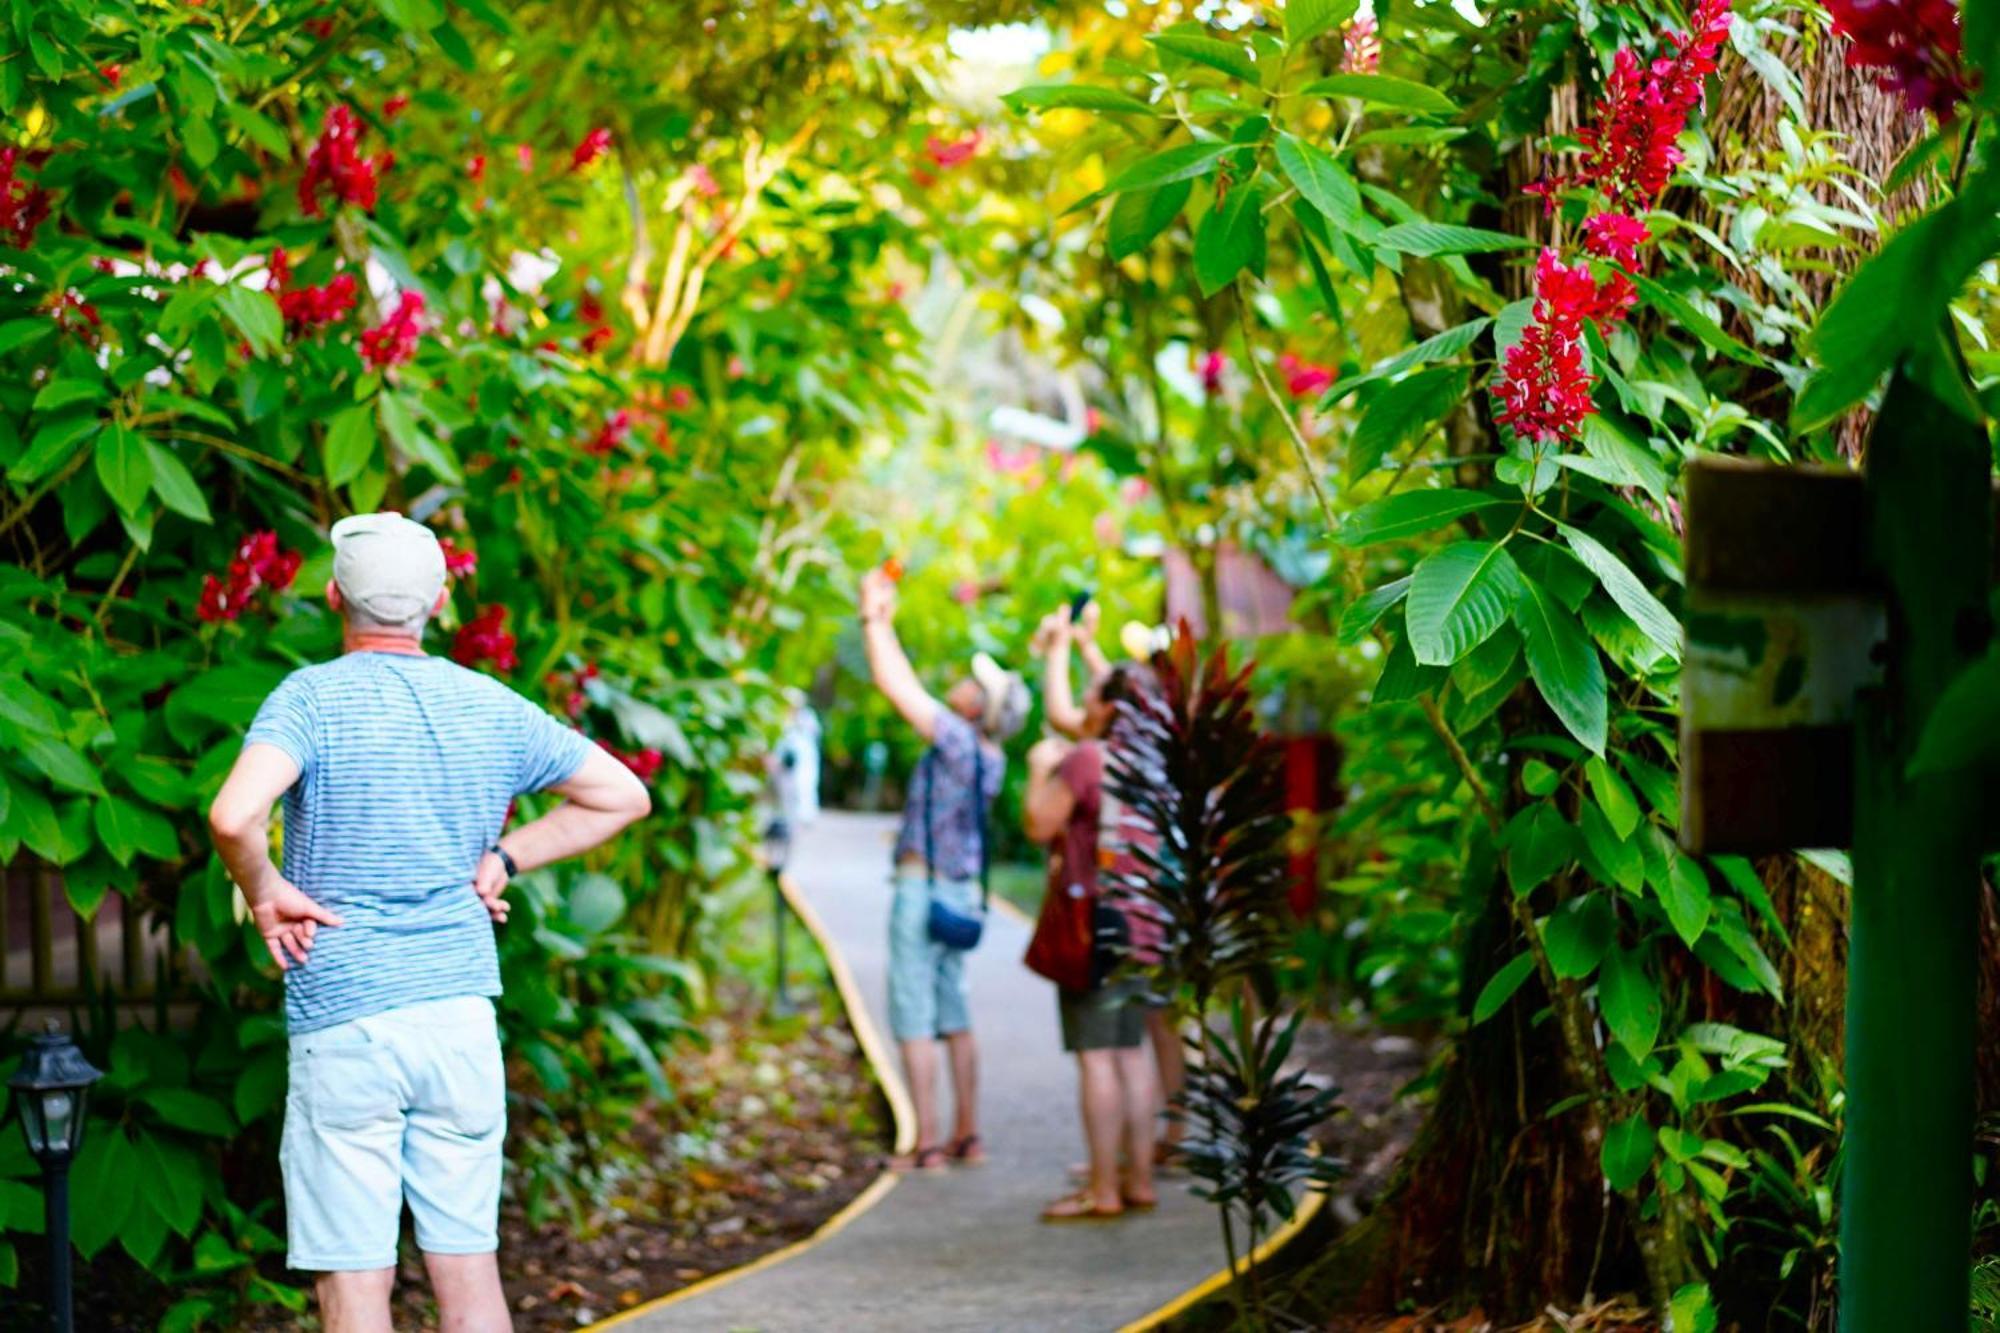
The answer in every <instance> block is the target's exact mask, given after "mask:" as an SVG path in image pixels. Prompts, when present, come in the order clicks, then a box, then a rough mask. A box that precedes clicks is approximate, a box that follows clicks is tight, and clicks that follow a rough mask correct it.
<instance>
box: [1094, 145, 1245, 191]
mask: <svg viewBox="0 0 2000 1333" xmlns="http://www.w3.org/2000/svg"><path fill="white" fill-rule="evenodd" d="M1235 147H1236V145H1235V144H1227V143H1188V144H1181V145H1179V146H1178V147H1174V148H1163V149H1161V150H1160V151H1159V152H1157V153H1153V154H1151V155H1150V156H1147V157H1142V158H1140V159H1139V160H1138V161H1137V162H1134V163H1133V164H1132V165H1131V166H1129V167H1127V168H1125V170H1123V171H1121V172H1119V173H1118V175H1116V176H1114V177H1113V178H1112V179H1111V183H1110V184H1108V185H1106V186H1105V187H1104V192H1105V193H1106V194H1122V193H1124V192H1125V191H1127V190H1150V189H1152V188H1153V187H1154V186H1157V185H1171V184H1173V183H1174V182H1175V181H1191V180H1193V179H1195V178H1196V177H1197V176H1206V175H1207V174H1208V173H1209V170H1210V169H1211V168H1213V167H1214V166H1215V164H1216V163H1217V162H1220V161H1221V160H1222V158H1223V155H1224V154H1225V153H1228V152H1229V151H1231V150H1232V149H1234V148H1235Z"/></svg>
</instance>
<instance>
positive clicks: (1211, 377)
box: [1197, 351, 1229, 398]
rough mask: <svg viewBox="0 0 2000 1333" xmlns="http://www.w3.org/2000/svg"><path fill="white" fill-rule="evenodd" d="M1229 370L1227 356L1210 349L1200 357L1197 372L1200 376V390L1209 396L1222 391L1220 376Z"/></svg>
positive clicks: (1211, 396)
mask: <svg viewBox="0 0 2000 1333" xmlns="http://www.w3.org/2000/svg"><path fill="white" fill-rule="evenodd" d="M1228 370H1229V358H1228V357H1226V356H1224V355H1223V354H1222V353H1221V352H1218V351H1210V352H1208V353H1206V354H1204V355H1203V356H1202V358H1201V364H1200V366H1199V367H1198V368H1197V373H1199V374H1200V376H1201V391H1202V392H1203V393H1205V394H1207V395H1208V396H1209V397H1210V398H1213V397H1215V396H1216V395H1217V394H1219V393H1221V392H1222V377H1223V375H1224V374H1225V373H1226V372H1227V371H1228Z"/></svg>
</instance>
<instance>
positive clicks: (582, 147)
mask: <svg viewBox="0 0 2000 1333" xmlns="http://www.w3.org/2000/svg"><path fill="white" fill-rule="evenodd" d="M610 151H611V131H610V130H607V129H602V128H599V129H594V130H592V131H591V132H590V133H588V134H586V135H584V136H583V138H582V139H581V140H579V141H578V143H577V145H576V147H575V148H574V149H572V150H571V152H570V155H569V169H570V170H571V171H581V170H583V169H584V168H585V167H587V166H589V165H590V164H591V163H593V162H595V161H596V160H597V159H598V158H600V157H603V156H604V155H605V154H606V153H608V152H610ZM530 160H532V159H523V162H522V167H521V169H522V170H523V171H526V170H527V169H528V167H527V163H528V161H530Z"/></svg>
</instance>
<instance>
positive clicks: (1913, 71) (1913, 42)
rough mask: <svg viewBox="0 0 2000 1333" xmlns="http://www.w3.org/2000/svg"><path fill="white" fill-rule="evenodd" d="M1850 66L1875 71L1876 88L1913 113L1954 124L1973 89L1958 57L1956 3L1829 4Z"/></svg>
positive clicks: (1847, 0) (1880, 0)
mask: <svg viewBox="0 0 2000 1333" xmlns="http://www.w3.org/2000/svg"><path fill="white" fill-rule="evenodd" d="M1826 7H1827V9H1828V11H1829V12H1831V13H1832V15H1833V30H1834V31H1835V32H1837V33H1839V34H1840V35H1841V36H1842V37H1845V38H1846V39H1847V40H1848V41H1849V42H1850V43H1852V45H1851V46H1850V47H1849V48H1848V52H1847V63H1848V64H1849V65H1850V66H1852V67H1854V68H1856V69H1872V70H1875V71H1876V75H1875V86H1876V87H1878V88H1880V89H1881V90H1882V91H1883V92H1885V93H1898V94H1900V95H1901V96H1902V99H1903V104H1904V105H1905V106H1907V107H1908V108H1909V109H1910V110H1911V111H1912V112H1916V113H1922V112H1925V111H1929V112H1931V113H1932V114H1933V115H1935V116H1936V117H1937V118H1938V119H1939V120H1950V119H1951V118H1952V115H1953V113H1954V112H1955V111H1956V110H1957V108H1958V104H1959V103H1960V102H1962V101H1964V100H1965V98H1966V95H1967V94H1968V93H1969V92H1970V91H1971V88H1970V80H1969V79H1968V78H1967V76H1966V72H1965V65H1964V63H1963V61H1962V60H1961V59H1960V51H1961V45H1962V37H1961V35H1960V32H1959V26H1958V5H1957V4H1956V3H1955V0H1826Z"/></svg>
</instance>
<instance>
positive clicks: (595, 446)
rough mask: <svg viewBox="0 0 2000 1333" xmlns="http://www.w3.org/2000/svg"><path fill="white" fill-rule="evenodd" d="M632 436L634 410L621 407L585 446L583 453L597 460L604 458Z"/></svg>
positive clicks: (605, 421)
mask: <svg viewBox="0 0 2000 1333" xmlns="http://www.w3.org/2000/svg"><path fill="white" fill-rule="evenodd" d="M631 434H632V409H631V408H629V407H621V408H619V409H618V410H617V411H616V412H613V413H612V414H611V415H610V416H609V417H606V418H605V420H604V424H603V425H602V426H600V427H599V428H598V431H597V434H596V435H595V436H594V437H592V439H591V441H590V443H588V444H586V445H584V446H583V451H584V452H585V453H587V454H591V455H593V456H595V457H597V458H603V457H605V456H607V455H609V454H610V453H612V452H613V451H614V450H616V449H617V448H618V446H619V445H621V444H623V443H625V441H626V439H627V438H628V437H629V436H630V435H631Z"/></svg>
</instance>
